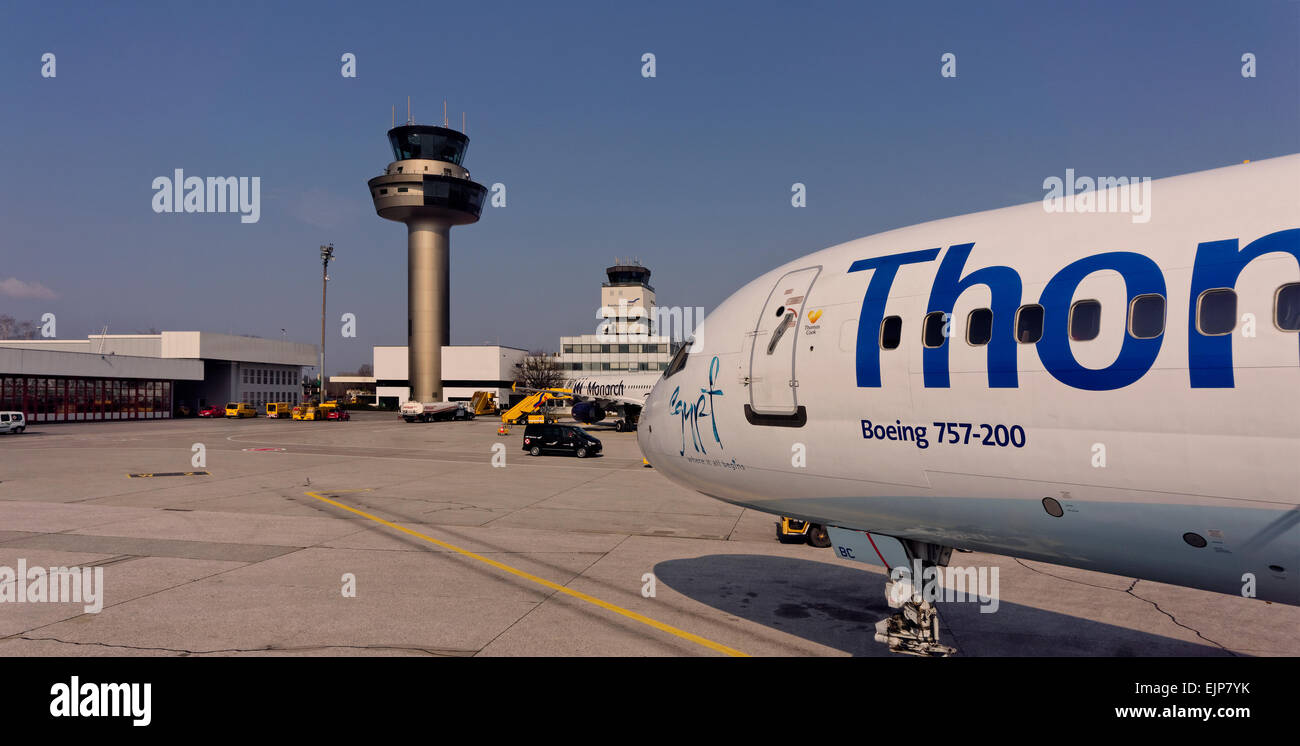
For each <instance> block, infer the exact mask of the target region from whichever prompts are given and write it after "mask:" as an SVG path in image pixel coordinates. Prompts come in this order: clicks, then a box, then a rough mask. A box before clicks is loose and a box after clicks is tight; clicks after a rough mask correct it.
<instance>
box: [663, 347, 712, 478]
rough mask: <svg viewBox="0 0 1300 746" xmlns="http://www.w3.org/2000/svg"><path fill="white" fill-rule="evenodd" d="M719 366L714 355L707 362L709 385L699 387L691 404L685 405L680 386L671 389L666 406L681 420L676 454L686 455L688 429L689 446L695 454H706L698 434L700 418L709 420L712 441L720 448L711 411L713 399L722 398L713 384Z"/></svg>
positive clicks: (702, 439)
mask: <svg viewBox="0 0 1300 746" xmlns="http://www.w3.org/2000/svg"><path fill="white" fill-rule="evenodd" d="M721 366H722V363H721V362H720V361H719V360H718V358H717V356H716V355H715V356H714V357H713V360H711V361H709V385H708V386H707V387H703V386H702V387H700V394H699V396H698V397H696V399H695V401H694V402H693V403H691V404H687V403H686V401H685V400H684V399H682V397H681V391H682V387H681V386H678V387H677V388H675V389H673V393H672V396H670V397H669V398H668V405H669V406H670V407H672V413H673V414H675V415H678V416H680V417H681V419H682V447H681V449H680V450H679V451H678V453H679V454H681V455H683V456H685V455H686V431H687V430H688V429H689V430H690V433H691V446H692V447H694V448H695V452H696V453H708V451H707V450H706V449H705V447H704V441H705V439H704V437H703V436H702V435H701V434H700V418H706V419H708V420H709V424H710V426H711V428H712V430H713V441H714V442H715V443H717V444H718V447H719V448H722V438H721V437H720V436H719V435H718V420H717V417H715V416H714V410H713V397H715V396H722V389H720V388H717V387H716V385H715V383H714V382H715V381H716V380H717V377H718V370H719V369H720V368H721ZM688 396H689V394H688Z"/></svg>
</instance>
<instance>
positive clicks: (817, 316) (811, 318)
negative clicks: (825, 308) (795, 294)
mask: <svg viewBox="0 0 1300 746" xmlns="http://www.w3.org/2000/svg"><path fill="white" fill-rule="evenodd" d="M821 317H822V312H821V309H820V308H819V309H817V310H816V311H813V312H812V313H810V314H808V320H809V321H810V322H812V323H814V324H816V323H817V319H820V318H821Z"/></svg>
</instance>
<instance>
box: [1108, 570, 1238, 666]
mask: <svg viewBox="0 0 1300 746" xmlns="http://www.w3.org/2000/svg"><path fill="white" fill-rule="evenodd" d="M1139 582H1140V581H1139V580H1138V579H1136V578H1134V580H1133V584H1132V585H1130V586H1129V587H1128V590H1126V591H1124V592H1125V593H1127V594H1128V595H1130V596H1132V597H1133V598H1136V599H1137V600H1139V601H1146V602H1147V603H1149V604H1151V605H1152V606H1154V607H1155V609H1156V611H1158V612H1160V613H1161V614H1164V615H1165V616H1167V617H1169V621H1171V622H1173V623H1174V624H1176V625H1178V626H1179V627H1182V628H1183V629H1185V630H1188V631H1189V632H1192V633H1193V634H1195V635H1196V636H1197V637H1199V638H1201V639H1202V640H1205V641H1206V642H1208V643H1210V644H1211V645H1214V646H1216V647H1218V648H1219V649H1220V650H1222V651H1224V652H1225V653H1227V654H1228V655H1231V656H1232V657H1234V658H1236V657H1237V654H1236V653H1235V652H1233V651H1231V650H1229V649H1228V648H1226V647H1224V646H1223V645H1222V644H1220V643H1218V642H1215V641H1214V640H1211V639H1210V638H1208V637H1206V636H1205V635H1203V634H1201V631H1200V630H1199V629H1196V628H1195V627H1189V626H1187V625H1186V624H1183V623H1182V622H1180V621H1178V619H1177V617H1175V616H1174V615H1173V614H1170V613H1169V612H1167V611H1165V610H1164V609H1162V608H1160V604H1158V603H1156V602H1155V601H1152V600H1151V599H1149V598H1142V597H1141V596H1139V595H1138V594H1136V593H1134V592H1133V589H1134V588H1136V587H1137V584H1138V583H1139Z"/></svg>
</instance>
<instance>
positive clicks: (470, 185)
mask: <svg viewBox="0 0 1300 746" xmlns="http://www.w3.org/2000/svg"><path fill="white" fill-rule="evenodd" d="M388 142H389V144H390V145H392V148H393V159H394V160H393V162H392V163H390V164H388V168H387V169H385V171H384V174H383V175H382V176H376V177H375V178H373V179H371V180H370V181H369V182H368V183H369V185H370V195H371V197H372V198H373V199H374V201H375V211H376V212H378V213H379V216H380V217H381V218H386V219H388V220H396V221H397V222H399V223H405V224H406V230H407V239H406V255H407V268H406V271H407V278H406V303H407V355H408V371H407V374H408V376H409V379H410V382H411V401H413V402H423V403H428V402H439V401H442V399H443V393H442V348H443V346H444V345H446V344H448V343H450V341H451V280H450V253H451V227H452V226H453V225H466V224H469V223H475V222H478V219H479V214H480V213H481V212H482V210H483V200H484V198H485V197H486V196H487V189H486V188H484V186H483V185H482V184H477V183H475V182H473V181H470V178H469V171H467V170H465V168H464V166H462V165H461V162H462V161H463V160H464V159H465V150H466V148H467V147H468V146H469V138H468V137H467V136H466V135H465V134H464V133H463V132H457V131H455V130H452V129H447V128H446V127H435V126H431V125H422V124H406V125H402V126H400V127H394V128H392V129H391V130H389V131H388Z"/></svg>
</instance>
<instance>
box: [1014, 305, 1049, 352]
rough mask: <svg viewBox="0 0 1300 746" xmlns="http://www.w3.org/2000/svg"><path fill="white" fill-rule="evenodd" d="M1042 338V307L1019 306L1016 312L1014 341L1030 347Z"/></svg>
mask: <svg viewBox="0 0 1300 746" xmlns="http://www.w3.org/2000/svg"><path fill="white" fill-rule="evenodd" d="M1042 338H1043V307H1042V306H1040V305H1037V304H1034V305H1028V306H1021V307H1020V310H1019V311H1016V341H1017V342H1019V343H1020V344H1022V345H1031V344H1034V343H1035V342H1037V341H1038V340H1040V339H1042Z"/></svg>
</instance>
